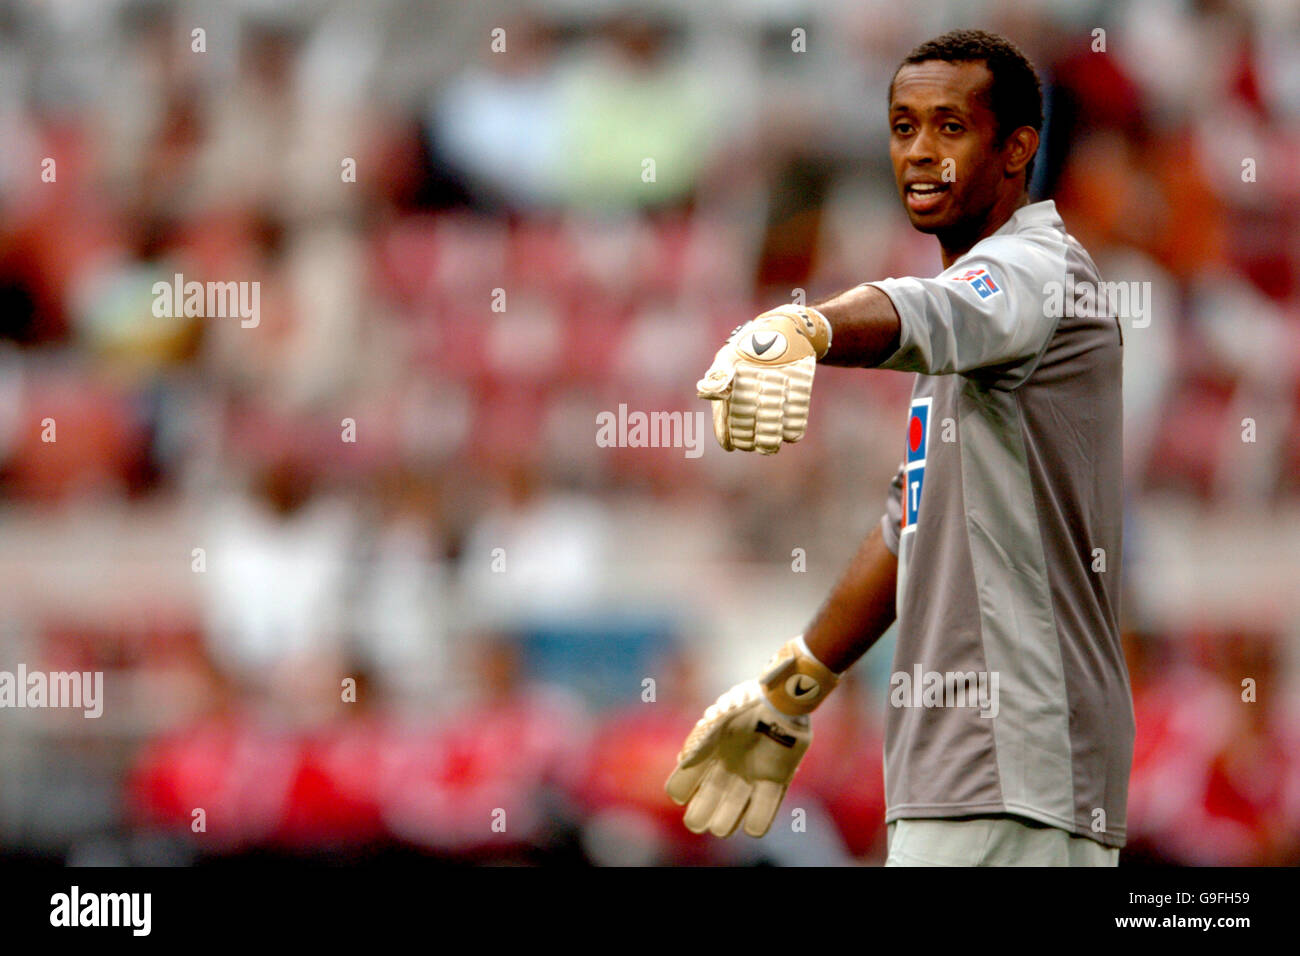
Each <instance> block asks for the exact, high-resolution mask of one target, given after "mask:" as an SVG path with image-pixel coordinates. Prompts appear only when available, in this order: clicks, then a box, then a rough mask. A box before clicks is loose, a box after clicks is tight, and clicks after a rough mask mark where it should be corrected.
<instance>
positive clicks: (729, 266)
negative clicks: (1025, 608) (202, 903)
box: [0, 0, 1300, 864]
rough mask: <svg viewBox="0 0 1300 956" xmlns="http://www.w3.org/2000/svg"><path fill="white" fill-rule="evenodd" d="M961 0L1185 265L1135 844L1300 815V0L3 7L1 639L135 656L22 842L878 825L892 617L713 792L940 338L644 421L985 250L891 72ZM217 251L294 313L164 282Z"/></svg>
mask: <svg viewBox="0 0 1300 956" xmlns="http://www.w3.org/2000/svg"><path fill="white" fill-rule="evenodd" d="M964 25H970V26H983V27H986V28H991V29H995V30H998V31H1000V32H1004V33H1006V34H1007V35H1009V36H1011V37H1012V38H1013V39H1015V40H1016V41H1017V42H1018V43H1019V44H1021V45H1022V47H1024V48H1025V50H1026V52H1028V53H1029V55H1030V56H1031V58H1032V59H1033V60H1034V61H1035V63H1036V64H1037V66H1038V68H1039V72H1040V74H1041V75H1042V77H1043V80H1044V91H1045V95H1046V98H1047V127H1046V129H1045V132H1044V139H1043V147H1042V150H1041V151H1040V154H1039V156H1040V159H1039V162H1038V164H1037V168H1036V173H1035V176H1036V179H1035V183H1034V191H1035V193H1036V195H1037V196H1040V197H1051V198H1054V199H1055V200H1056V202H1057V204H1058V207H1059V208H1060V209H1061V211H1062V214H1063V217H1064V219H1065V221H1066V223H1067V225H1068V226H1069V228H1070V229H1071V231H1072V232H1073V233H1074V234H1075V235H1076V236H1077V237H1078V238H1079V239H1080V240H1081V241H1082V242H1083V243H1084V245H1085V246H1086V247H1087V248H1088V249H1089V250H1090V251H1091V252H1092V254H1093V256H1094V258H1095V259H1096V260H1097V262H1098V264H1099V266H1100V268H1101V272H1102V275H1103V276H1104V277H1105V278H1106V279H1108V280H1110V281H1116V280H1138V281H1145V282H1149V283H1150V286H1149V288H1150V290H1151V293H1150V294H1151V296H1152V302H1153V308H1152V311H1151V316H1150V323H1149V325H1146V326H1145V327H1136V326H1135V327H1132V328H1130V329H1126V333H1125V344H1126V371H1125V375H1126V381H1125V390H1126V391H1125V402H1126V415H1127V421H1126V442H1127V444H1128V448H1127V463H1128V467H1129V476H1128V482H1127V488H1128V497H1129V501H1130V511H1129V515H1128V529H1129V536H1130V541H1129V544H1128V547H1127V552H1126V555H1125V562H1124V566H1123V574H1124V576H1125V581H1126V588H1127V591H1126V595H1127V596H1126V608H1125V613H1126V621H1125V628H1126V633H1127V639H1128V646H1129V651H1130V667H1131V671H1132V678H1133V684H1134V697H1135V710H1136V714H1137V719H1138V749H1137V753H1136V756H1135V766H1134V775H1133V784H1132V792H1131V800H1130V834H1131V836H1130V849H1129V850H1128V851H1126V853H1125V855H1124V860H1123V861H1124V862H1125V863H1144V862H1145V863H1181V864H1261V863H1272V864H1277V863H1291V864H1295V863H1300V710H1298V709H1297V701H1296V695H1295V694H1294V693H1293V692H1292V691H1291V690H1290V689H1289V688H1291V687H1294V685H1295V680H1294V678H1295V676H1296V669H1297V664H1298V663H1300V662H1298V661H1297V650H1298V649H1300V625H1298V624H1297V622H1300V599H1298V598H1297V595H1296V594H1295V593H1294V592H1295V584H1296V580H1297V571H1300V532H1298V528H1300V203H1298V202H1297V199H1300V58H1298V57H1297V56H1296V50H1297V48H1300V11H1298V10H1297V8H1296V7H1295V6H1294V4H1290V3H1285V2H1280V0H1279V2H1262V0H1261V2H1259V3H1247V2H1232V0H1201V2H1191V0H1154V2H1141V3H1137V2H1132V3H1105V4H1102V3H1089V2H1045V0H1036V2H1006V3H1002V2H987V3H954V2H939V3H932V4H925V5H923V8H922V9H917V5H909V4H897V3H888V2H861V0H852V2H849V0H845V2H835V3H816V4H813V3H807V4H804V3H789V4H782V3H774V2H758V0H733V2H730V3H723V4H716V5H713V4H691V3H685V2H680V3H670V2H662V3H654V4H646V3H636V4H627V3H616V2H600V3H579V2H576V0H566V2H559V0H556V2H549V3H529V4H498V3H480V2H476V3H473V4H466V3H457V2H433V0H430V2H407V0H373V2H369V3H365V4H352V3H344V2H326V0H319V2H313V0H301V2H296V3H269V2H267V3H260V2H251V0H250V2H245V3H233V2H232V3H220V4H217V3H186V2H178V3H153V2H104V3H96V4H81V3H73V2H55V0H49V2H11V3H8V4H5V5H3V6H0V141H3V142H4V144H5V148H4V150H3V151H0V396H2V400H0V571H2V572H3V577H2V580H3V584H2V585H0V669H10V670H12V669H13V668H14V667H16V665H17V664H18V663H19V662H24V663H26V664H27V666H28V667H29V668H33V669H34V668H38V667H41V668H45V669H48V670H72V669H79V670H102V671H104V672H105V673H106V675H107V676H106V680H105V684H106V695H107V701H106V705H105V713H104V716H103V717H102V718H100V719H98V720H86V719H83V718H82V717H81V715H80V714H76V715H75V716H71V715H69V714H67V713H63V712H56V711H30V710H25V711H12V710H11V711H0V856H2V857H4V858H7V859H18V858H39V859H53V860H66V861H69V862H74V863H99V862H137V863H189V862H209V861H217V860H231V859H239V858H247V857H258V856H260V857H263V858H266V857H278V856H283V855H289V856H300V855H324V856H327V857H329V858H331V859H369V858H383V859H387V858H390V857H392V856H395V855H411V856H415V857H419V858H431V859H435V860H440V861H447V862H534V863H535V862H574V863H580V862H594V863H719V862H730V863H760V862H767V863H847V862H879V861H880V860H881V859H882V858H883V838H884V824H883V810H884V806H883V792H882V783H881V769H880V762H881V750H880V747H881V741H880V726H881V724H882V722H883V716H884V713H883V708H884V706H885V697H884V693H883V691H884V689H885V687H886V686H887V679H888V678H887V675H888V671H889V667H890V654H891V653H892V647H891V644H890V641H889V640H888V639H887V640H886V641H884V642H882V644H881V646H880V647H878V648H876V649H874V650H873V651H872V653H871V654H870V655H868V657H867V658H866V660H865V661H864V663H863V664H862V665H860V666H859V667H858V668H857V669H856V670H855V671H854V672H853V673H854V679H852V680H850V681H848V682H846V683H845V685H843V690H842V691H841V692H840V693H839V694H837V695H836V697H835V698H833V699H832V703H829V704H828V705H827V708H825V709H824V710H823V712H821V713H819V715H818V717H819V719H818V723H817V724H816V734H817V739H816V742H815V743H814V745H813V748H812V750H811V752H810V755H809V757H808V759H807V761H806V763H805V766H804V767H803V768H802V769H801V770H800V774H799V778H798V780H797V781H796V785H795V789H794V790H793V791H792V793H791V795H790V796H789V797H788V798H787V800H786V803H785V805H784V809H783V811H782V813H783V814H786V815H788V819H789V820H790V823H789V824H788V825H787V824H784V823H782V822H781V821H782V820H783V819H786V817H778V825H777V826H776V827H774V829H773V832H772V833H771V834H770V835H769V836H768V837H767V838H765V839H764V840H763V841H753V840H749V839H747V838H744V837H737V838H735V839H733V840H731V841H727V842H725V843H724V842H721V841H716V840H713V839H711V838H709V839H705V838H695V837H693V836H692V835H691V834H689V833H687V832H686V831H685V829H684V828H683V827H682V826H681V822H680V811H679V810H677V809H676V808H674V807H673V806H672V805H671V804H669V803H668V801H667V799H666V797H665V796H664V795H663V789H662V788H663V782H664V780H665V779H666V778H667V776H668V773H669V771H670V770H671V768H672V765H673V761H674V758H675V755H676V752H677V749H678V748H679V746H680V745H681V742H682V740H683V739H684V737H685V734H686V733H687V731H688V730H689V729H690V727H691V725H692V723H693V722H694V721H695V719H696V718H697V717H698V715H699V713H700V711H701V709H702V708H703V706H704V705H706V704H707V703H709V702H710V701H711V700H712V699H713V698H714V697H715V696H716V694H717V693H719V692H720V691H721V690H723V689H724V688H725V687H727V686H729V685H730V684H731V683H733V682H734V681H736V680H739V679H741V678H743V677H745V676H748V675H749V673H750V672H751V671H752V670H753V669H754V668H756V667H757V666H758V665H759V664H760V663H761V662H762V661H763V660H764V659H765V657H766V655H767V654H768V653H770V652H771V651H772V650H773V649H775V647H777V646H778V645H779V644H780V643H781V642H782V641H784V640H785V639H786V638H788V637H789V636H790V635H791V634H793V633H796V632H797V630H798V628H799V627H801V626H802V624H803V623H804V622H805V621H806V620H807V618H808V617H809V616H810V615H811V613H812V612H813V611H814V609H815V607H816V605H817V603H818V602H819V601H820V599H821V598H822V596H824V593H825V592H826V590H827V589H828V588H829V586H830V584H831V581H832V578H833V576H834V575H835V574H836V573H837V572H838V570H839V569H840V567H841V566H842V565H843V563H844V562H845V561H846V560H847V558H848V557H849V556H850V554H851V553H852V551H853V550H854V549H855V548H856V545H857V543H858V541H859V540H860V539H861V537H862V535H864V534H865V533H866V531H867V530H868V529H869V528H870V527H871V526H872V525H873V524H874V523H875V522H876V521H877V520H878V518H879V515H880V513H881V510H882V508H883V503H884V497H885V487H886V483H887V481H888V479H889V478H890V476H891V475H892V473H893V471H894V469H895V467H896V466H897V461H898V460H899V454H900V449H901V440H902V438H901V422H902V416H903V415H904V412H905V408H906V396H907V394H908V390H909V382H908V380H907V377H905V376H901V375H895V374H886V373H864V372H861V371H850V370H838V369H827V370H824V371H823V372H821V373H820V374H819V377H818V390H817V396H816V398H815V400H814V403H813V413H812V420H811V427H810V432H809V435H808V437H807V438H806V439H805V440H804V441H803V442H802V443H800V444H799V445H797V446H791V447H788V448H787V449H786V450H785V451H784V452H783V453H782V454H780V455H778V456H775V457H773V458H762V459H760V458H758V457H757V456H746V455H739V454H737V455H725V454H724V453H722V452H721V451H720V450H719V449H718V448H717V447H716V446H714V444H713V440H712V437H711V434H709V432H708V431H707V429H706V432H705V436H704V437H705V444H706V447H705V450H704V454H703V455H702V456H701V457H698V458H692V457H688V456H687V455H686V454H684V453H683V450H682V449H652V448H602V447H599V446H598V445H597V443H596V441H595V431H596V426H595V416H596V414H597V413H599V412H601V411H605V410H617V409H618V407H619V405H620V404H626V405H627V406H628V407H629V408H631V409H640V410H647V411H648V410H670V411H671V410H676V411H684V412H693V411H699V410H701V408H702V404H701V403H699V402H697V401H696V400H695V399H694V382H695V380H696V378H698V376H699V375H700V374H701V373H702V372H703V370H704V369H705V367H706V366H707V365H708V363H709V361H710V359H711V357H712V354H713V351H714V350H715V349H716V348H717V346H718V344H719V342H720V340H721V338H722V336H723V335H724V334H725V333H726V332H727V331H729V330H730V329H731V328H732V327H733V326H735V325H736V324H738V323H739V322H740V321H743V320H745V319H747V318H749V317H750V316H752V315H753V314H755V313H756V312H758V311H762V310H763V309H766V308H768V307H770V306H771V305H773V304H775V303H777V302H781V301H788V300H789V299H790V298H791V297H792V296H795V295H798V294H799V290H802V291H803V292H804V293H805V294H806V295H807V296H808V297H809V299H810V300H811V299H812V298H815V297H816V296H819V295H825V294H828V293H830V292H833V291H837V290H838V289H840V288H844V287H847V286H850V285H854V284H857V283H858V282H861V281H864V280H866V279H868V278H877V277H882V276H886V275H908V274H935V273H936V272H937V271H939V269H940V265H939V259H938V251H937V248H936V244H935V243H934V241H933V240H932V239H931V238H929V237H926V236H921V235H919V234H916V233H914V232H913V231H912V230H911V229H910V227H909V226H908V224H907V221H906V219H905V217H904V215H903V214H902V211H901V208H900V207H899V203H898V200H897V197H896V195H895V193H894V187H893V179H892V172H891V170H890V168H889V164H888V156H887V132H888V131H887V126H886V123H885V114H884V105H885V95H886V89H887V86H888V82H889V78H890V76H891V74H892V71H893V69H894V66H895V65H896V63H897V62H898V61H899V59H901V57H902V56H903V55H904V54H905V53H906V52H907V51H908V50H909V49H910V48H911V47H912V46H914V45H915V44H916V43H917V42H919V41H921V40H923V39H926V38H928V37H930V36H933V35H935V34H937V33H940V32H943V31H944V30H946V29H950V28H952V27H955V26H964ZM196 28H202V30H203V31H204V32H203V34H202V38H201V39H202V45H203V48H204V49H203V51H202V52H196V50H195V45H196V43H197V42H198V41H196V39H195V34H194V33H193V32H192V31H193V30H195V29H196ZM498 28H499V29H500V30H501V31H503V32H501V33H499V34H494V33H493V31H494V30H496V29H498ZM1098 29H1100V30H1101V31H1103V32H1102V33H1101V34H1098V33H1097V32H1095V31H1097V30H1098ZM1099 41H1100V42H1101V44H1103V46H1102V48H1100V49H1099V48H1098V43H1099ZM494 43H495V44H496V45H497V46H498V47H500V45H501V44H504V49H496V50H494ZM801 43H802V44H803V45H804V49H803V50H799V47H800V44H801ZM47 158H52V159H53V160H54V165H53V167H52V169H53V171H54V176H53V181H47V179H48V178H49V177H48V176H46V177H44V178H43V176H42V172H43V170H46V169H49V168H50V167H48V164H44V161H45V160H46V159H47ZM1247 158H1249V159H1251V160H1253V164H1252V165H1251V173H1253V175H1252V174H1247V173H1246V167H1245V166H1243V161H1244V160H1245V159H1247ZM647 159H650V160H653V166H652V171H653V175H652V176H651V175H649V174H648V173H647V169H648V168H651V167H647V165H646V164H645V160H647ZM350 163H351V164H353V165H352V166H349V164H350ZM349 168H355V172H356V175H355V181H351V177H350V176H349V174H348V170H349ZM177 273H182V274H183V275H184V276H185V277H186V278H187V279H197V280H199V281H208V280H212V281H239V282H243V281H248V282H253V281H255V282H258V283H260V289H261V300H260V301H261V314H260V321H259V323H258V324H257V325H256V327H253V328H245V327H242V326H241V323H240V321H239V320H238V318H216V317H206V318H205V317H192V318H174V317H162V318H159V317H157V316H156V315H155V314H154V310H153V309H152V304H153V301H154V296H153V292H152V288H153V284H154V283H155V282H157V281H159V280H163V281H167V282H170V281H171V279H172V277H173V276H174V275H175V274H177ZM1246 418H1250V419H1252V420H1253V422H1254V423H1255V428H1254V431H1255V434H1254V435H1253V436H1252V437H1253V438H1254V440H1253V441H1244V440H1243V430H1244V428H1245V426H1244V424H1243V419H1246ZM48 419H52V420H53V421H54V423H55V427H56V428H57V438H56V440H55V441H54V442H50V441H48V440H45V437H44V436H46V432H47V426H46V420H48ZM349 421H350V422H351V423H352V427H353V429H354V432H355V441H351V440H348V422H349ZM809 489H816V490H815V491H814V492H810V490H809ZM774 514H778V515H782V516H784V517H783V518H782V520H779V521H773V520H772V519H771V516H772V515H774ZM755 595H761V596H762V597H761V599H760V600H756V599H755ZM756 605H761V606H756ZM348 678H350V679H351V681H352V682H354V684H355V702H353V701H352V700H349V699H345V696H346V695H348V694H349V693H351V692H350V691H349V690H348V686H350V685H345V679H348ZM1245 679H1249V680H1251V681H1254V686H1255V687H1256V688H1257V695H1258V696H1257V701H1256V702H1255V703H1243V702H1242V699H1241V698H1242V693H1243V691H1242V682H1243V680H1245ZM200 809H201V810H202V811H203V813H202V814H201V815H198V816H196V814H195V811H196V810H200ZM196 821H197V822H196Z"/></svg>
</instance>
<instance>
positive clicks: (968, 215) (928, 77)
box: [889, 60, 1006, 233]
mask: <svg viewBox="0 0 1300 956" xmlns="http://www.w3.org/2000/svg"><path fill="white" fill-rule="evenodd" d="M992 81H993V76H992V74H990V73H989V70H988V67H987V66H985V65H984V63H982V62H970V63H947V62H944V61H942V60H927V61H926V62H924V63H914V64H908V65H905V66H903V67H902V68H901V69H900V70H899V71H898V75H897V76H896V77H895V78H894V88H893V93H892V96H891V97H890V102H889V122H890V137H889V158H890V161H891V162H892V163H893V164H894V178H895V180H896V181H897V183H898V189H899V193H900V195H901V197H902V200H903V205H904V206H905V207H906V209H907V216H908V218H909V219H910V220H911V221H912V225H913V226H914V227H915V228H916V229H918V230H920V231H921V232H925V233H945V232H962V231H963V227H965V226H969V225H972V224H975V223H978V222H980V221H982V220H983V219H984V218H985V217H986V216H987V215H988V212H989V210H990V209H992V207H993V204H994V203H995V202H996V201H997V198H998V191H999V187H1000V186H1002V185H1003V182H1004V177H1003V171H1004V164H1005V161H1006V157H1005V156H1004V154H1003V150H1002V149H1000V148H999V144H998V143H997V142H996V139H997V135H996V134H997V121H996V119H995V117H994V115H993V110H992V109H991V108H990V106H989V100H988V97H987V95H985V94H986V93H987V90H988V86H989V84H991V83H992Z"/></svg>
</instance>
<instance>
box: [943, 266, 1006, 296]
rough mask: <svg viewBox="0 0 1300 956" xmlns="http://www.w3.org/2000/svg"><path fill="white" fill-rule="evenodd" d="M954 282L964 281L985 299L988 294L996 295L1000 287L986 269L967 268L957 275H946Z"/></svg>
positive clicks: (1000, 289)
mask: <svg viewBox="0 0 1300 956" xmlns="http://www.w3.org/2000/svg"><path fill="white" fill-rule="evenodd" d="M948 278H949V279H951V280H952V281H954V282H966V283H969V284H970V287H971V288H972V289H974V290H975V292H976V294H978V295H979V297H980V298H981V299H987V298H988V297H989V296H993V295H998V294H999V293H1000V292H1001V291H1002V287H1001V286H1000V285H998V284H997V283H996V282H994V281H993V276H991V275H989V272H988V270H987V269H967V270H966V271H965V272H961V273H958V274H957V275H951V276H948Z"/></svg>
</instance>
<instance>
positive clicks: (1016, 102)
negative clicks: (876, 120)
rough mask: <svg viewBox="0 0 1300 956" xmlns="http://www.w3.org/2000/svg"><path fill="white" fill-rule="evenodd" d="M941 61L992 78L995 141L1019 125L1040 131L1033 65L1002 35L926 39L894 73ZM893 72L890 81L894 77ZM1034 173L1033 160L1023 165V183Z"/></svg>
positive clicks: (967, 33) (1039, 91)
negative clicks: (979, 67)
mask: <svg viewBox="0 0 1300 956" xmlns="http://www.w3.org/2000/svg"><path fill="white" fill-rule="evenodd" d="M929 60H942V61H944V62H945V63H973V62H983V63H984V65H985V66H987V67H988V71H989V73H990V74H992V76H993V82H992V83H991V84H990V86H989V99H990V102H989V107H990V108H991V109H992V110H993V116H994V119H995V120H996V122H997V133H996V136H997V141H998V142H999V143H1005V142H1006V140H1007V137H1008V136H1010V135H1011V134H1012V133H1014V132H1015V131H1016V130H1018V129H1020V127H1022V126H1032V127H1033V128H1034V130H1035V131H1037V132H1042V129H1043V88H1042V85H1041V84H1040V83H1039V82H1038V74H1037V73H1035V72H1034V65H1033V64H1032V63H1030V62H1029V57H1027V56H1025V54H1024V53H1023V52H1021V50H1020V48H1019V47H1018V46H1016V45H1015V44H1014V43H1012V42H1011V41H1010V40H1008V39H1007V38H1006V37H1004V36H999V35H998V34H996V33H989V32H987V31H985V30H952V31H950V32H948V33H945V34H944V35H943V36H939V37H935V38H934V39H933V40H926V41H925V42H924V43H922V44H921V45H920V46H918V47H917V48H916V49H914V50H913V51H912V52H911V53H909V54H907V56H905V57H903V62H902V63H900V64H898V70H901V69H902V68H903V67H905V66H910V65H911V64H914V63H925V62H927V61H929ZM898 70H895V71H894V79H897V78H898ZM894 79H891V80H890V81H889V98H890V99H891V100H892V99H893V98H894ZM1033 174H1034V161H1033V159H1030V160H1029V164H1028V165H1027V166H1025V181H1026V182H1028V181H1029V178H1030V177H1031V176H1033Z"/></svg>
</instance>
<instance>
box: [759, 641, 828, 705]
mask: <svg viewBox="0 0 1300 956" xmlns="http://www.w3.org/2000/svg"><path fill="white" fill-rule="evenodd" d="M839 680H840V679H839V677H838V676H837V675H836V674H835V672H834V671H832V670H831V669H830V668H828V667H827V666H826V665H825V664H823V663H822V662H821V661H819V660H817V658H815V657H814V656H813V655H812V653H811V652H810V651H809V650H808V648H807V646H806V645H805V644H804V643H803V640H802V635H800V637H798V638H795V639H794V640H792V641H788V642H787V643H786V644H785V645H783V646H782V647H781V649H780V650H779V651H777V652H776V655H775V656H774V657H773V658H772V660H771V662H770V663H769V664H768V666H767V670H766V671H765V672H764V673H763V675H762V676H761V677H760V678H759V679H758V683H759V686H760V687H762V688H763V693H764V695H766V697H767V700H768V703H770V704H771V705H772V706H773V707H774V708H776V709H777V710H778V711H780V712H781V713H783V714H787V715H789V716H791V717H797V716H800V715H803V714H810V713H812V712H813V711H814V710H816V709H817V707H818V705H820V704H821V702H822V701H823V700H825V699H826V695H827V694H829V693H830V692H831V691H833V690H834V689H835V685H836V684H838V683H839Z"/></svg>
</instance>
